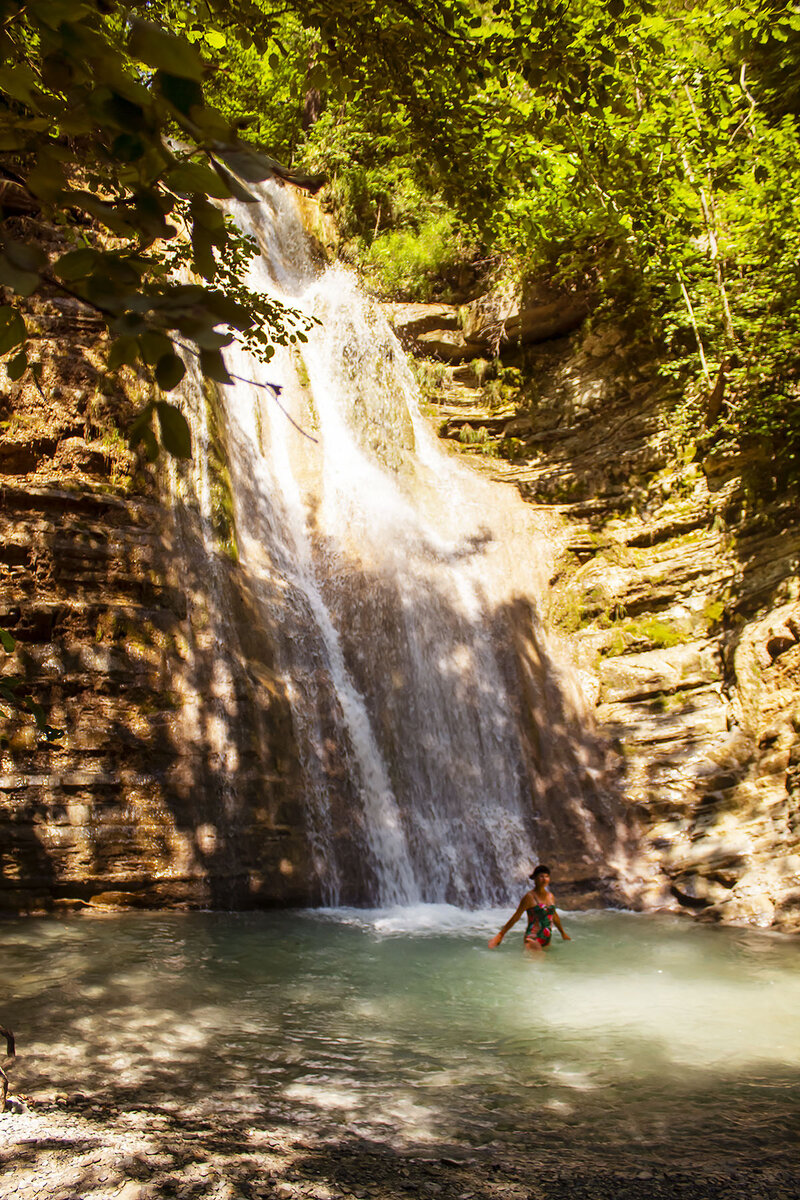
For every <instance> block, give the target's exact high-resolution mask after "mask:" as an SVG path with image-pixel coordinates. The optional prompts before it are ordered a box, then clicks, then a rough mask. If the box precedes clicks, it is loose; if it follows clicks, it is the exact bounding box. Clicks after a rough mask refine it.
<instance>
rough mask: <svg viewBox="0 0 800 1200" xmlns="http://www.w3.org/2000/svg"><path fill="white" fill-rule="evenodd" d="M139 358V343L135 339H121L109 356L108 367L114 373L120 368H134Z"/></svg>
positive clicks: (114, 345)
mask: <svg viewBox="0 0 800 1200" xmlns="http://www.w3.org/2000/svg"><path fill="white" fill-rule="evenodd" d="M138 357H139V343H138V341H137V339H136V338H135V337H120V338H117V340H116V341H115V342H114V344H113V345H112V347H111V349H110V351H109V354H108V366H109V369H110V370H112V371H116V370H117V368H118V367H122V366H125V367H133V366H135V365H136V360H137V359H138Z"/></svg>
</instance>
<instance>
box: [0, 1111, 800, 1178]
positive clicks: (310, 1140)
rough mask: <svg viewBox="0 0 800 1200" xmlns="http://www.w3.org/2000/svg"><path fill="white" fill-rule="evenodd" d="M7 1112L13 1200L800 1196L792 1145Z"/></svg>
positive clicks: (172, 1114)
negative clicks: (538, 1139) (414, 1136)
mask: <svg viewBox="0 0 800 1200" xmlns="http://www.w3.org/2000/svg"><path fill="white" fill-rule="evenodd" d="M14 1108H16V1109H18V1110H19V1111H13V1110H10V1111H6V1112H4V1113H2V1114H0V1195H2V1197H3V1200H162V1198H163V1200H167V1198H172V1197H180V1198H181V1200H306V1198H307V1200H372V1198H376V1200H409V1197H421V1198H422V1200H567V1198H569V1200H739V1198H740V1197H741V1198H742V1200H744V1198H745V1197H746V1200H796V1198H797V1196H798V1195H800V1164H798V1159H797V1153H796V1148H794V1147H792V1146H790V1145H785V1144H780V1145H775V1146H769V1145H764V1144H762V1145H761V1146H760V1147H758V1148H757V1152H755V1153H754V1152H753V1150H754V1148H753V1147H752V1146H751V1147H749V1148H747V1147H743V1149H742V1154H741V1156H740V1157H737V1156H733V1157H731V1156H730V1155H728V1156H726V1158H725V1159H724V1160H720V1161H715V1160H713V1159H711V1160H708V1159H705V1160H704V1159H703V1158H702V1157H698V1158H697V1160H696V1161H692V1156H691V1155H689V1156H686V1157H683V1158H680V1157H678V1156H676V1158H675V1159H674V1160H673V1161H669V1160H668V1158H666V1157H663V1156H662V1158H659V1157H658V1154H656V1155H655V1156H654V1155H653V1154H649V1155H648V1157H647V1159H646V1160H645V1159H644V1158H643V1157H642V1156H640V1155H637V1153H636V1151H635V1149H634V1148H630V1147H629V1148H628V1150H627V1151H625V1152H622V1153H620V1154H618V1155H617V1158H616V1161H615V1162H614V1161H608V1162H599V1161H596V1160H594V1161H593V1160H591V1159H588V1158H586V1157H585V1156H584V1157H583V1158H580V1157H575V1155H574V1154H572V1153H570V1152H569V1151H568V1150H567V1151H565V1150H564V1148H563V1146H561V1147H558V1148H557V1149H556V1150H548V1149H547V1148H546V1147H544V1148H539V1149H534V1144H535V1138H531V1149H530V1150H525V1149H522V1148H520V1147H519V1146H514V1147H510V1146H507V1145H503V1144H501V1143H494V1144H490V1145H488V1146H483V1147H481V1148H480V1150H477V1151H476V1150H474V1149H472V1148H465V1147H464V1146H459V1145H451V1144H447V1145H445V1144H438V1145H437V1144H428V1145H426V1146H423V1147H420V1146H417V1147H407V1148H398V1147H397V1145H391V1144H390V1143H389V1142H388V1141H387V1142H381V1141H376V1140H370V1139H368V1138H365V1137H363V1136H361V1135H359V1134H358V1132H357V1131H355V1130H352V1129H348V1128H347V1127H342V1128H341V1130H340V1131H339V1132H338V1133H333V1132H332V1131H331V1129H330V1128H329V1127H324V1128H323V1127H322V1126H320V1128H319V1129H318V1130H315V1129H314V1128H313V1127H309V1126H308V1125H307V1124H306V1125H304V1126H303V1128H301V1129H296V1128H293V1127H291V1126H286V1125H280V1124H275V1125H272V1124H269V1123H267V1122H265V1121H259V1122H257V1123H254V1122H253V1120H252V1117H250V1119H249V1120H245V1119H242V1118H237V1117H235V1116H231V1115H229V1114H225V1113H224V1112H221V1113H220V1114H219V1115H214V1116H212V1117H209V1116H205V1117H199V1116H197V1115H194V1116H192V1115H191V1114H189V1113H187V1112H182V1111H180V1110H175V1111H167V1110H165V1109H159V1108H157V1107H148V1106H146V1105H143V1106H142V1107H141V1108H137V1107H135V1106H129V1107H126V1108H125V1109H124V1110H123V1109H121V1108H119V1107H116V1106H114V1105H112V1104H108V1103H98V1102H97V1101H96V1100H94V1099H92V1098H91V1097H88V1096H85V1095H78V1096H63V1095H61V1096H41V1097H38V1098H37V1097H30V1098H25V1100H24V1101H23V1102H21V1103H20V1102H19V1101H18V1102H16V1103H14Z"/></svg>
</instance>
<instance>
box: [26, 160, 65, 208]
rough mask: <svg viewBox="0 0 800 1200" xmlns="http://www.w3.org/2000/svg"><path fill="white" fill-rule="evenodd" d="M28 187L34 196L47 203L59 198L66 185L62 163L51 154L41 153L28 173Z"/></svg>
mask: <svg viewBox="0 0 800 1200" xmlns="http://www.w3.org/2000/svg"><path fill="white" fill-rule="evenodd" d="M28 187H29V189H30V190H31V191H32V192H33V194H34V196H38V197H39V199H40V200H44V201H45V202H47V203H50V202H51V201H53V200H56V199H58V198H59V197H60V196H61V194H62V192H63V191H64V188H65V187H66V179H65V177H64V171H63V168H62V166H61V164H60V163H59V162H56V160H55V159H54V158H51V157H50V156H49V155H40V156H39V158H38V160H37V162H36V165H35V167H34V168H33V170H32V171H31V172H30V174H29V175H28Z"/></svg>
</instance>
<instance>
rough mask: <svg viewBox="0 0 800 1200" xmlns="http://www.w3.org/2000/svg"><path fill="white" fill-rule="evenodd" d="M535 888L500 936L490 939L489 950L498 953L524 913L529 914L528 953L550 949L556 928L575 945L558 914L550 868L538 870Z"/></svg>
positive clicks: (524, 898) (506, 924)
mask: <svg viewBox="0 0 800 1200" xmlns="http://www.w3.org/2000/svg"><path fill="white" fill-rule="evenodd" d="M531 879H532V880H533V887H532V888H531V890H530V891H529V892H526V893H525V895H524V896H523V897H522V899H521V900H520V902H519V907H518V909H517V911H516V912H515V913H514V915H513V916H512V917H510V918H509V920H508V921H506V923H505V925H504V926H503V928H502V929H501V930H500V932H499V933H496V934H495V935H494V937H493V938H490V939H489V949H490V950H496V949H497V947H498V946H499V945H500V943H501V942H502V940H503V938H504V937H505V935H506V934H507V933H508V931H509V929H510V928H511V926H512V925H516V923H517V921H518V920H519V919H520V917H521V916H522V914H523V913H527V914H528V928H527V929H526V930H525V941H524V943H523V944H524V946H525V949H526V950H528V951H530V952H531V953H532V954H539V953H540V951H542V950H546V949H547V947H548V946H549V945H550V938H551V937H552V936H553V925H555V927H556V929H557V930H558V932H559V933H560V934H561V937H562V938H563V940H564V941H565V942H569V941H572V939H571V938H570V936H569V934H568V933H565V932H564V926H563V925H562V924H561V918H560V917H559V915H558V913H557V912H556V902H555V900H554V899H553V893H552V892H551V891H550V868H549V867H545V866H544V865H541V866H538V867H536V869H535V870H534V872H533V874H532V875H531Z"/></svg>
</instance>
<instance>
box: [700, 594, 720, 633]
mask: <svg viewBox="0 0 800 1200" xmlns="http://www.w3.org/2000/svg"><path fill="white" fill-rule="evenodd" d="M724 612H725V602H724V600H709V602H708V604H707V605H706V606H705V608H704V609H703V616H704V617H705V621H706V625H707V627H708V628H709V629H711V627H712V626H714V625H716V624H717V623H718V621H719V620H720V618H721V617H722V614H723V613H724Z"/></svg>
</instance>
